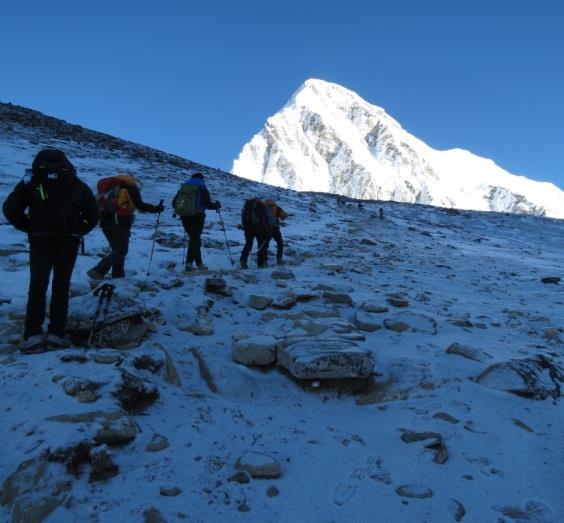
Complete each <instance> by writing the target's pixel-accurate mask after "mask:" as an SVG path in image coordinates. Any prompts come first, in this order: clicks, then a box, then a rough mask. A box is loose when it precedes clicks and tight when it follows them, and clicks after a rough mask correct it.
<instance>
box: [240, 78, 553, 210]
mask: <svg viewBox="0 0 564 523" xmlns="http://www.w3.org/2000/svg"><path fill="white" fill-rule="evenodd" d="M233 173H235V174H237V175H238V176H242V177H246V178H249V179H251V180H255V181H259V182H264V183H268V184H272V185H277V186H280V187H285V188H290V189H294V190H298V191H308V190H313V191H323V192H329V193H333V194H340V195H345V196H349V197H353V198H361V199H377V200H393V201H398V202H412V203H424V204H430V205H436V206H441V207H454V208H460V209H475V210H484V211H500V212H512V213H523V214H535V215H541V216H551V217H556V218H564V192H562V191H561V190H560V189H559V188H557V187H556V186H554V185H552V184H550V183H540V182H535V181H532V180H529V179H527V178H524V177H521V176H514V175H512V174H510V173H508V172H507V171H504V170H503V169H501V168H500V167H498V166H497V165H495V164H494V163H493V162H492V161H491V160H487V159H485V158H481V157H478V156H476V155H473V154H471V153H470V152H468V151H464V150H460V149H452V150H448V151H437V150H434V149H432V148H431V147H429V146H427V145H426V144H425V143H423V142H422V141H421V140H418V139H417V138H415V137H414V136H412V135H410V134H409V133H408V132H406V131H405V130H404V129H402V127H401V126H400V124H399V123H398V122H397V121H395V120H394V119H393V118H392V117H390V116H389V115H388V114H386V112H385V111H384V110H383V109H382V108H380V107H377V106H374V105H371V104H369V103H368V102H366V101H365V100H363V99H362V98H360V97H359V96H358V95H357V94H355V93H354V92H352V91H350V90H348V89H345V88H344V87H341V86H339V85H337V84H332V83H329V82H324V81H322V80H308V81H306V82H305V83H304V85H303V86H301V87H300V89H298V91H297V92H296V93H295V94H294V95H293V96H292V98H291V99H290V101H289V102H288V103H287V104H286V105H285V106H284V107H283V108H282V109H281V110H280V111H279V112H278V113H276V114H275V115H274V116H272V117H270V118H269V119H268V120H267V122H266V124H265V126H264V128H263V129H262V130H261V131H260V132H259V133H258V134H256V135H255V136H254V137H253V138H252V140H251V141H250V142H249V143H247V144H246V145H245V146H244V147H243V149H242V151H241V153H240V154H239V157H238V158H237V159H236V160H235V162H234V164H233Z"/></svg>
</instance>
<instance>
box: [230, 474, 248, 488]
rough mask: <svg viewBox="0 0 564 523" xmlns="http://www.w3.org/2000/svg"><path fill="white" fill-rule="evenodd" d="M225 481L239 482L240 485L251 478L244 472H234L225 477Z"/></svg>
mask: <svg viewBox="0 0 564 523" xmlns="http://www.w3.org/2000/svg"><path fill="white" fill-rule="evenodd" d="M227 481H235V482H236V483H240V484H241V485H245V484H247V483H249V482H250V481H251V478H250V477H249V475H248V474H247V473H246V472H242V471H241V472H236V473H235V474H233V475H232V476H229V478H227Z"/></svg>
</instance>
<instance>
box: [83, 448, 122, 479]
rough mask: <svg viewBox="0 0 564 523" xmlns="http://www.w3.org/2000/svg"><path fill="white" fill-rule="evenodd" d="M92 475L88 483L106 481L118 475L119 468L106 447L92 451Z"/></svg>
mask: <svg viewBox="0 0 564 523" xmlns="http://www.w3.org/2000/svg"><path fill="white" fill-rule="evenodd" d="M90 467H91V468H90V475H89V477H88V481H90V482H94V481H106V480H108V479H110V478H113V477H115V476H117V475H118V472H119V467H118V466H117V465H116V464H115V463H114V461H113V460H112V457H111V456H110V454H109V452H108V450H107V449H106V448H105V447H102V448H97V449H93V450H91V451H90Z"/></svg>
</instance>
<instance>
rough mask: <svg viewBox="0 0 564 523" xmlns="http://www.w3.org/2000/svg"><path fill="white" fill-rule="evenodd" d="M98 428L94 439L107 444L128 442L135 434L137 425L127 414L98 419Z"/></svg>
mask: <svg viewBox="0 0 564 523" xmlns="http://www.w3.org/2000/svg"><path fill="white" fill-rule="evenodd" d="M100 425H101V426H100V428H99V429H98V430H97V431H96V433H95V434H94V441H96V442H97V443H105V444H108V445H116V444H118V443H128V442H129V441H132V440H134V439H135V437H136V436H137V425H136V424H135V422H134V421H133V420H132V419H131V418H129V417H128V416H124V415H121V416H120V417H118V418H115V419H102V420H100Z"/></svg>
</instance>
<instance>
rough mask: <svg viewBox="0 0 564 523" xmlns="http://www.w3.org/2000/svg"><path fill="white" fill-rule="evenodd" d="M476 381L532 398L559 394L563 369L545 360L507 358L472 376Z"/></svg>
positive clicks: (554, 396) (538, 398) (539, 398)
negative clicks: (474, 376)
mask: <svg viewBox="0 0 564 523" xmlns="http://www.w3.org/2000/svg"><path fill="white" fill-rule="evenodd" d="M475 381H476V382H477V383H480V384H481V385H484V386H486V387H490V388H492V389H496V390H505V391H507V392H511V393H513V394H517V395H518V396H523V397H525V398H531V399H536V400H544V399H546V398H548V397H551V398H555V399H556V398H558V397H559V396H560V383H563V382H564V371H563V370H562V369H560V368H559V367H558V366H557V365H556V364H555V363H553V362H552V361H550V360H549V359H547V358H545V357H543V356H538V357H536V358H525V359H510V360H507V361H502V362H499V363H494V364H493V365H491V366H490V367H488V368H487V369H486V370H485V371H484V372H482V373H481V374H480V375H479V376H477V377H476V378H475Z"/></svg>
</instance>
